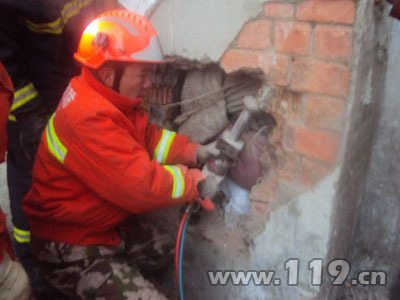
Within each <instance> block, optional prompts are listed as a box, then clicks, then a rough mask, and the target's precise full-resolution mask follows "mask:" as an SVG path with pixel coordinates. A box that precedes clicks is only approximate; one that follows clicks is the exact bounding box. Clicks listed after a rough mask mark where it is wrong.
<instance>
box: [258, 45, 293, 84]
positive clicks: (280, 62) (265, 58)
mask: <svg viewBox="0 0 400 300" xmlns="http://www.w3.org/2000/svg"><path fill="white" fill-rule="evenodd" d="M259 66H260V67H261V69H262V70H263V71H264V73H265V74H266V75H267V78H268V80H269V81H271V82H273V83H275V84H277V85H287V84H288V75H287V74H288V68H289V57H288V56H287V55H282V54H277V53H275V52H265V53H262V54H261V55H260V57H259Z"/></svg>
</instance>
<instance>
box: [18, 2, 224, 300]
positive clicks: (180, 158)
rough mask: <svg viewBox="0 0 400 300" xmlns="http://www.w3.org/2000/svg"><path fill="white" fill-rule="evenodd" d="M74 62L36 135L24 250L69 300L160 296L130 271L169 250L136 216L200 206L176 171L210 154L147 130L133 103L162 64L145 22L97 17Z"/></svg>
mask: <svg viewBox="0 0 400 300" xmlns="http://www.w3.org/2000/svg"><path fill="white" fill-rule="evenodd" d="M75 58H76V59H77V60H78V61H79V62H80V63H82V64H83V65H84V66H83V68H82V74H81V75H80V76H78V77H75V78H73V79H72V80H71V82H70V84H69V86H68V87H67V89H66V91H65V92H64V95H63V97H62V99H61V101H60V104H59V106H58V108H57V110H56V112H55V113H54V114H53V116H52V117H51V118H50V120H49V123H48V125H47V127H46V129H45V131H44V133H43V135H42V139H41V143H40V146H39V150H38V154H37V157H36V161H35V165H34V173H33V185H32V188H31V190H30V192H29V193H28V195H27V196H26V197H25V199H24V201H23V209H24V212H25V213H26V215H27V216H28V219H29V223H30V226H31V232H32V237H31V239H32V240H31V245H32V249H33V252H34V254H35V256H36V257H37V258H38V260H39V263H40V266H39V268H40V270H41V271H42V272H43V273H42V274H43V275H44V277H45V278H46V280H47V281H48V282H49V283H50V284H51V285H52V286H53V287H55V288H56V289H57V290H58V291H60V292H61V293H63V294H65V295H66V296H69V297H71V298H73V299H89V298H91V297H106V298H105V299H109V298H107V297H111V296H110V295H114V296H115V295H119V296H122V297H123V299H137V298H140V297H142V296H145V298H146V299H147V298H149V299H162V298H163V296H162V295H161V294H160V293H158V292H157V291H156V290H155V289H154V288H153V286H152V285H151V284H150V283H149V282H147V281H146V280H145V279H144V278H143V277H141V275H140V273H139V272H137V270H142V269H152V270H154V269H156V268H157V267H159V266H160V261H164V262H165V261H166V258H167V257H169V256H170V255H171V253H172V250H171V249H172V245H173V243H172V240H171V239H170V237H169V236H168V235H167V234H165V233H162V232H161V231H160V230H159V229H157V228H155V227H154V226H152V225H151V224H144V223H142V222H139V221H138V219H139V218H140V216H139V215H138V214H141V213H144V212H147V211H151V210H154V209H157V208H162V207H168V206H173V205H176V204H180V203H184V202H191V201H195V200H197V199H199V197H200V196H199V193H198V190H197V184H198V183H199V182H200V181H201V180H203V179H204V175H203V174H202V173H201V171H200V170H199V169H196V168H192V169H189V168H188V167H186V166H184V165H189V166H197V165H198V163H199V162H205V161H206V160H207V158H208V157H209V156H210V155H215V154H218V151H217V150H216V149H215V145H214V144H210V145H206V146H200V145H198V144H195V143H192V142H190V141H189V139H188V138H187V137H186V136H183V135H179V134H176V133H174V132H171V131H168V130H159V129H158V128H157V127H156V126H154V125H151V124H148V123H147V113H146V111H145V110H143V109H142V108H141V103H142V101H143V98H144V97H145V96H146V93H147V91H148V89H149V88H150V87H151V81H150V79H149V78H150V75H151V73H152V72H153V71H154V66H155V64H157V63H163V62H164V59H163V55H162V51H161V48H160V46H159V42H158V37H157V34H156V32H155V30H154V28H153V26H152V25H151V23H150V22H149V21H148V20H147V19H145V18H143V17H142V16H140V15H138V14H135V13H133V12H128V11H124V10H116V11H110V12H106V13H104V14H102V15H100V16H99V17H98V18H96V19H95V20H94V21H93V22H92V23H90V24H89V26H88V27H87V28H86V30H85V31H84V33H83V35H82V38H81V41H80V44H79V48H78V51H77V53H76V54H75ZM132 216H133V217H132ZM121 282H123V284H122V285H121ZM113 299H114V298H113ZM118 299H119V298H118Z"/></svg>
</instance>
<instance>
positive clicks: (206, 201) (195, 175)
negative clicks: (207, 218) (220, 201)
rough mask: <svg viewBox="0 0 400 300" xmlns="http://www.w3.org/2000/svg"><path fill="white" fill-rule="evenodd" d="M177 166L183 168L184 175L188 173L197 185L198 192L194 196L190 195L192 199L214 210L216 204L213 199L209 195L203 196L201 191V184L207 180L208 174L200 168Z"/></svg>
mask: <svg viewBox="0 0 400 300" xmlns="http://www.w3.org/2000/svg"><path fill="white" fill-rule="evenodd" d="M177 166H178V167H179V168H180V169H181V171H182V174H183V175H184V176H185V175H187V176H189V177H190V178H192V180H193V186H194V187H196V194H195V195H194V196H193V197H190V201H193V202H198V203H199V204H200V205H201V207H203V208H204V209H205V210H213V209H214V204H213V203H212V201H211V199H210V198H208V197H202V195H201V193H200V192H199V184H200V183H201V182H203V181H204V180H206V177H207V176H206V175H205V174H204V173H203V172H202V171H200V170H199V169H188V167H186V166H183V165H177Z"/></svg>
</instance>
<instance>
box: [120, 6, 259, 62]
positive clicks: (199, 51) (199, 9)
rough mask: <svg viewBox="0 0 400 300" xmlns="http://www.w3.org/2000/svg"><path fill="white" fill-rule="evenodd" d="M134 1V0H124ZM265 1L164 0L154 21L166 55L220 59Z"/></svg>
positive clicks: (204, 60)
mask: <svg viewBox="0 0 400 300" xmlns="http://www.w3.org/2000/svg"><path fill="white" fill-rule="evenodd" d="M125 1H130V2H134V1H133V0H125ZM265 2H267V1H266V0H246V1H244V0H218V1H215V0H190V1H188V0H161V1H160V3H159V5H158V6H157V8H156V9H155V11H154V13H153V14H152V16H151V21H152V23H153V25H154V26H155V28H156V30H157V32H158V34H159V36H160V41H161V44H162V47H163V50H164V54H165V55H167V56H178V57H180V58H185V59H189V60H195V61H201V62H218V61H219V60H220V58H221V56H222V54H223V53H224V52H225V50H227V48H228V46H229V45H230V44H231V43H232V41H234V39H235V37H236V36H237V34H238V33H239V32H240V30H241V28H242V26H243V25H244V24H245V23H246V22H247V21H249V20H250V19H251V18H254V17H256V16H257V15H258V14H259V13H262V11H263V3H265Z"/></svg>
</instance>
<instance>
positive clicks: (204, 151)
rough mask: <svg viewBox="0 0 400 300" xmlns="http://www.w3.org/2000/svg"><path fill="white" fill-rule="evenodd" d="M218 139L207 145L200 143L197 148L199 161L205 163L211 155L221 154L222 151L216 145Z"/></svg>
mask: <svg viewBox="0 0 400 300" xmlns="http://www.w3.org/2000/svg"><path fill="white" fill-rule="evenodd" d="M216 145H217V141H214V142H212V143H209V144H207V145H200V147H199V149H198V150H197V162H198V163H199V164H202V165H204V164H205V163H206V162H207V161H208V159H209V158H210V157H211V156H215V157H217V156H219V155H220V151H219V150H218V149H217V147H216Z"/></svg>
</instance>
